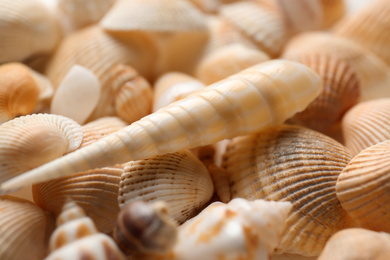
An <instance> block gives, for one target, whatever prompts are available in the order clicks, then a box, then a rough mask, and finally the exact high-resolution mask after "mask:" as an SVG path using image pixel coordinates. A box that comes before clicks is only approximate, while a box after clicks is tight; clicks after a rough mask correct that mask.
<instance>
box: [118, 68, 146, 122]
mask: <svg viewBox="0 0 390 260" xmlns="http://www.w3.org/2000/svg"><path fill="white" fill-rule="evenodd" d="M111 72H112V85H111V87H112V91H113V93H114V95H115V98H114V103H115V111H116V113H117V115H118V116H119V117H120V118H121V119H122V120H124V121H126V122H127V123H128V124H131V123H133V122H135V121H137V120H139V119H141V118H142V117H144V116H146V115H148V114H150V113H151V112H152V102H153V90H152V86H151V85H150V84H149V82H148V81H147V80H146V79H145V78H144V77H142V76H141V75H139V74H138V72H137V71H136V70H135V69H134V68H132V67H130V66H125V65H122V64H119V65H116V66H115V67H114V68H113V69H112V71H111Z"/></svg>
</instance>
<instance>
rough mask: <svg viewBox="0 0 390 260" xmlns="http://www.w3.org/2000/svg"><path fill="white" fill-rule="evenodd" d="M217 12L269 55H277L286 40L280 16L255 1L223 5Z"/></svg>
mask: <svg viewBox="0 0 390 260" xmlns="http://www.w3.org/2000/svg"><path fill="white" fill-rule="evenodd" d="M219 14H220V15H221V16H222V17H223V18H225V19H226V20H228V21H229V22H230V23H231V24H232V25H234V26H235V27H236V28H237V29H238V30H239V31H240V32H241V33H242V34H243V35H245V37H248V38H250V39H251V40H252V41H253V42H254V43H256V45H257V46H258V48H260V50H262V51H264V52H266V53H267V54H268V55H269V56H271V57H275V56H277V55H278V54H279V53H280V51H281V49H282V47H283V45H284V44H285V42H286V41H287V31H286V28H285V26H284V23H283V20H282V17H281V16H280V15H279V14H278V13H274V12H271V11H269V10H267V9H266V8H264V7H262V6H261V5H260V4H258V3H256V2H251V1H242V2H237V3H232V4H228V5H223V6H222V7H221V9H220V12H219Z"/></svg>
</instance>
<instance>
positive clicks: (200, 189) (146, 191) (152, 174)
mask: <svg viewBox="0 0 390 260" xmlns="http://www.w3.org/2000/svg"><path fill="white" fill-rule="evenodd" d="M213 193H214V187H213V182H212V180H211V177H210V175H209V173H208V171H207V168H206V167H205V166H204V165H203V163H202V162H201V161H200V160H199V159H198V158H197V157H196V156H195V155H194V154H192V153H191V152H190V151H188V150H183V151H180V152H176V153H170V154H166V155H161V156H156V157H153V158H149V159H143V160H137V161H130V162H128V163H127V164H126V167H125V170H124V172H123V174H122V176H121V181H120V183H119V196H118V201H119V207H121V208H123V207H124V206H125V205H126V204H127V203H130V202H133V201H136V200H144V201H156V200H162V201H165V202H166V203H167V204H168V206H169V208H170V213H171V216H172V217H173V218H174V219H175V220H177V221H178V222H180V223H183V222H184V221H186V220H187V219H189V218H191V217H193V216H194V215H195V214H196V213H197V211H198V210H199V209H201V208H202V207H203V206H204V205H205V204H206V203H207V202H208V201H209V200H210V199H211V197H212V195H213Z"/></svg>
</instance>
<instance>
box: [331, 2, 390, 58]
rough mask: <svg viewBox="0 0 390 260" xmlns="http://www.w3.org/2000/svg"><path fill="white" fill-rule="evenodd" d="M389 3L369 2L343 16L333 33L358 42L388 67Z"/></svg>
mask: <svg viewBox="0 0 390 260" xmlns="http://www.w3.org/2000/svg"><path fill="white" fill-rule="evenodd" d="M389 30H390V2H389V1H387V0H375V1H370V2H369V4H367V5H366V6H365V7H364V8H360V9H359V10H357V11H356V12H354V13H352V14H350V15H349V16H345V18H344V19H343V20H341V21H340V22H339V23H338V24H337V25H336V27H335V28H334V30H333V32H334V33H335V34H337V35H339V36H342V37H346V38H348V39H351V40H352V41H355V42H358V43H359V44H361V45H363V46H364V47H366V48H368V49H370V50H371V51H372V52H374V53H375V54H376V55H378V57H380V58H381V59H383V60H384V61H385V62H386V63H387V65H390V50H389V48H388V47H389V45H390V34H389V33H385V32H388V31H389Z"/></svg>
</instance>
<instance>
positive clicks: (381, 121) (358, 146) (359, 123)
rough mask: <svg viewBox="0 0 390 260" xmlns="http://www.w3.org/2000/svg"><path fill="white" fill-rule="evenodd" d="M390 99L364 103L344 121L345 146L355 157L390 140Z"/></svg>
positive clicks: (347, 115)
mask: <svg viewBox="0 0 390 260" xmlns="http://www.w3.org/2000/svg"><path fill="white" fill-rule="evenodd" d="M389 129H390V98H383V99H375V100H371V101H366V102H362V103H360V104H358V105H356V106H354V107H353V108H351V109H350V110H349V111H348V112H347V113H346V114H345V116H344V117H343V119H342V132H343V137H344V142H345V146H346V147H348V148H349V149H350V151H351V153H352V154H353V155H356V154H358V153H359V152H360V151H362V150H363V149H365V148H367V147H369V146H372V145H375V144H377V143H380V142H383V141H386V140H388V139H390V131H389Z"/></svg>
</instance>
